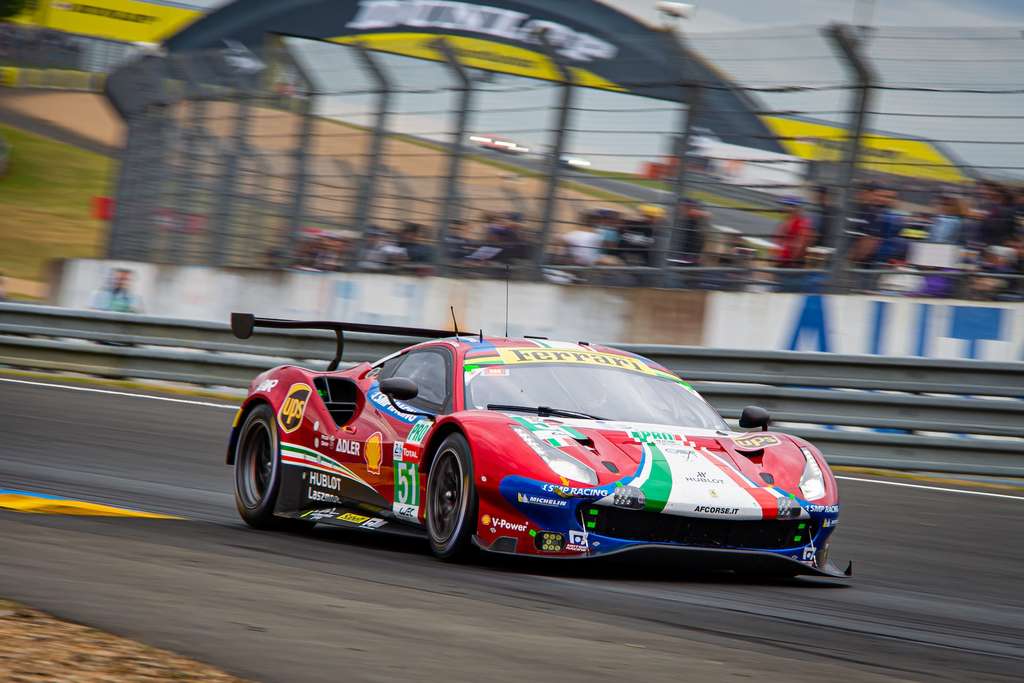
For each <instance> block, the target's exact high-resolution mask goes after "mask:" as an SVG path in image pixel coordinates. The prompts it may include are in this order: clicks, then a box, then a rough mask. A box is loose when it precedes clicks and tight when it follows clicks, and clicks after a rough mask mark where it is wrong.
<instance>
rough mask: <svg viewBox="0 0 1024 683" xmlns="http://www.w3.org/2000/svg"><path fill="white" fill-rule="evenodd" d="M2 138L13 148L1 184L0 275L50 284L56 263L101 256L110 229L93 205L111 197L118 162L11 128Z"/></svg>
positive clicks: (0, 130) (0, 129)
mask: <svg viewBox="0 0 1024 683" xmlns="http://www.w3.org/2000/svg"><path fill="white" fill-rule="evenodd" d="M0 135H3V137H4V138H5V139H6V140H7V143H8V144H9V145H10V147H11V157H10V165H9V167H8V171H7V174H6V175H5V176H3V177H2V178H0V239H2V245H3V246H2V248H0V273H2V274H3V275H6V276H10V277H14V278H19V279H25V280H45V279H46V267H47V262H48V261H50V260H51V259H58V258H88V257H92V256H96V255H97V254H99V252H100V249H101V246H102V243H103V239H104V237H105V234H106V228H105V225H104V223H103V222H102V221H98V220H95V219H94V218H93V217H92V210H91V202H92V198H93V197H96V196H98V195H104V194H106V193H107V188H108V179H109V178H110V174H111V172H112V170H113V164H114V162H112V161H111V160H110V159H108V158H106V157H104V156H101V155H99V154H93V153H91V152H86V151H84V150H81V149H78V148H77V147H73V146H71V145H66V144H64V143H60V142H56V141H54V140H51V139H49V138H46V137H42V136H39V135H34V134H32V133H26V132H25V131H22V130H20V129H18V128H13V127H11V126H0Z"/></svg>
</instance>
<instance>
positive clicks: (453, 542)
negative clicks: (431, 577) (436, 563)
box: [424, 434, 477, 561]
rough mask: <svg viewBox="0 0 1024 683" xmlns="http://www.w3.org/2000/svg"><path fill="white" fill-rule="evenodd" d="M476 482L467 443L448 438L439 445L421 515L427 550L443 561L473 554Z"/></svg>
mask: <svg viewBox="0 0 1024 683" xmlns="http://www.w3.org/2000/svg"><path fill="white" fill-rule="evenodd" d="M475 482H476V480H475V478H474V475H473V456H472V454H471V451H470V448H469V442H468V441H466V437H464V436H463V435H462V434H452V435H450V436H449V437H448V438H446V439H445V440H444V441H442V442H441V446H440V447H439V448H438V449H437V455H436V456H435V457H434V462H433V464H432V465H431V467H430V474H429V475H427V495H426V501H425V502H426V506H427V509H426V514H425V515H424V517H425V521H426V527H427V535H428V536H429V537H430V550H431V551H432V552H433V553H434V555H435V556H436V557H438V558H440V559H442V560H449V561H461V560H466V559H468V558H469V557H471V556H472V555H473V554H474V553H475V551H476V546H474V545H473V540H472V539H473V532H474V530H475V529H476V513H477V493H476V483H475Z"/></svg>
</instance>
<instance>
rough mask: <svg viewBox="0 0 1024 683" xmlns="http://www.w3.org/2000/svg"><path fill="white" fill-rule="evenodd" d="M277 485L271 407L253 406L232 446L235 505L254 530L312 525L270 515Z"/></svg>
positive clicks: (278, 476)
mask: <svg viewBox="0 0 1024 683" xmlns="http://www.w3.org/2000/svg"><path fill="white" fill-rule="evenodd" d="M280 487H281V459H280V458H279V457H278V437H277V423H276V421H275V418H274V411H273V409H272V408H271V407H270V406H269V405H266V404H263V405H260V406H257V407H256V408H254V409H253V410H252V411H251V412H250V413H249V414H248V416H247V417H246V419H245V422H244V423H243V424H242V429H241V431H240V432H239V434H238V442H237V444H236V446H235V506H236V507H237V508H238V514H239V515H241V517H242V519H243V520H244V521H245V523H246V524H248V525H249V526H251V527H253V528H254V529H289V530H300V529H308V528H310V527H312V526H314V524H313V523H311V522H307V521H305V520H297V519H283V518H280V517H275V516H274V506H275V505H276V504H277V492H278V490H279V489H280Z"/></svg>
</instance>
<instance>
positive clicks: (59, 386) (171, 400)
mask: <svg viewBox="0 0 1024 683" xmlns="http://www.w3.org/2000/svg"><path fill="white" fill-rule="evenodd" d="M0 382H10V383H11V384H28V385H30V386H34V387H52V388H54V389H67V390H68V391H87V392H91V393H94V394H110V395H111V396H127V397H128V398H148V399H149V400H151V401H167V402H168V403H186V404H188V405H193V406H204V407H206V408H224V409H225V410H237V409H238V406H227V405H224V404H223V403H209V402H207V401H193V400H190V399H187V398H170V397H169V396H150V395H149V394H132V393H129V392H126V391H111V390H109V389H95V388H93V387H73V386H69V385H67V384H48V383H46V382H29V381H27V380H23V379H9V378H7V377H0Z"/></svg>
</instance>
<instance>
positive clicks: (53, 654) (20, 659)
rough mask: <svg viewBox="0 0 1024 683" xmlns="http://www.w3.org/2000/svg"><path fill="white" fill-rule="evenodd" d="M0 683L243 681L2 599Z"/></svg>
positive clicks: (207, 682)
mask: <svg viewBox="0 0 1024 683" xmlns="http://www.w3.org/2000/svg"><path fill="white" fill-rule="evenodd" d="M0 680H4V681H26V682H27V681H125V682H135V683H141V682H143V681H185V682H186V683H187V682H189V681H194V682H195V683H199V682H200V681H203V682H204V683H243V681H242V679H240V678H236V677H234V676H231V675H229V674H226V673H224V672H223V671H220V670H218V669H215V668H213V667H212V666H209V665H206V664H202V663H200V662H196V661H194V660H191V659H188V658H186V657H182V656H180V655H176V654H174V653H172V652H168V651H167V650H160V649H157V648H155V647H149V646H148V645H143V644H141V643H137V642H135V641H132V640H128V639H127V638H121V637H119V636H115V635H112V634H110V633H105V632H103V631H97V630H96V629H93V628H89V627H88V626H82V625H81V624H75V623H72V622H68V621H61V620H60V619H57V618H55V617H52V616H50V615H49V614H46V613H44V612H40V611H38V610H34V609H31V608H29V607H24V606H22V605H18V604H16V603H13V602H8V601H6V600H0Z"/></svg>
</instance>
